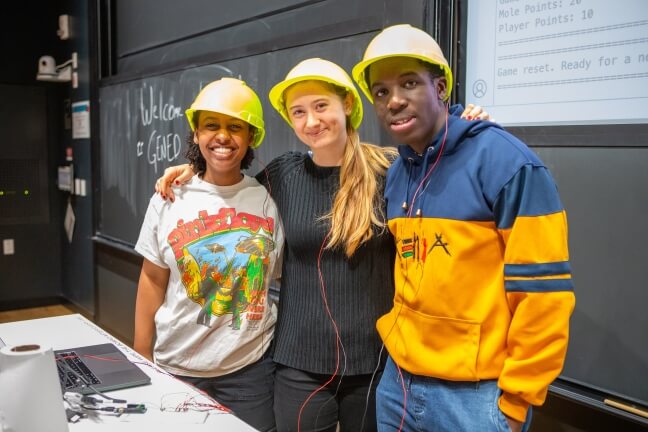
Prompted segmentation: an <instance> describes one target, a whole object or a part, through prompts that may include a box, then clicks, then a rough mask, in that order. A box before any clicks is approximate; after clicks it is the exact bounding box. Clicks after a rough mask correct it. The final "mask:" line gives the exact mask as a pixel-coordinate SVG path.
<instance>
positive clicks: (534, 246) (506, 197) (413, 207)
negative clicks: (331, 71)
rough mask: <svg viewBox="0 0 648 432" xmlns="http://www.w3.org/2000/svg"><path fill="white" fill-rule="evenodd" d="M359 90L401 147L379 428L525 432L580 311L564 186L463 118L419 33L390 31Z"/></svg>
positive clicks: (383, 324) (439, 62) (391, 197)
mask: <svg viewBox="0 0 648 432" xmlns="http://www.w3.org/2000/svg"><path fill="white" fill-rule="evenodd" d="M353 77H354V79H355V80H356V82H357V83H358V84H359V86H360V88H361V89H362V90H363V91H364V93H365V94H366V96H367V97H368V98H369V100H370V101H371V102H372V103H373V105H374V108H375V111H376V114H377V116H378V118H379V120H380V122H381V124H382V126H383V127H384V128H385V129H386V130H387V131H388V132H389V133H390V134H391V136H392V137H393V138H394V139H395V140H396V141H398V142H401V143H403V144H404V145H401V146H400V147H399V153H400V158H398V159H397V160H396V161H395V162H394V163H393V164H392V166H391V167H390V169H389V171H388V174H387V182H386V186H385V199H386V201H387V218H388V225H389V229H390V231H391V233H392V234H393V235H394V240H395V242H396V248H397V254H396V255H397V258H396V266H395V290H396V294H395V297H394V305H393V308H392V309H391V311H390V312H388V313H387V314H385V315H384V316H383V317H381V318H380V319H379V320H378V323H377V328H378V331H379V333H380V336H381V338H382V340H383V342H384V344H385V347H386V348H387V350H388V352H389V359H388V362H387V366H386V369H385V371H384V374H383V376H382V379H381V382H380V385H379V387H378V391H377V410H376V411H377V416H378V428H379V430H383V431H389V430H407V431H414V430H426V431H429V430H435V431H459V430H465V431H473V430H479V431H490V430H492V431H497V430H507V429H508V428H509V427H510V429H512V430H514V431H519V430H526V429H527V428H528V426H529V424H530V417H531V410H530V407H531V406H532V405H536V406H538V405H541V404H542V403H543V402H544V400H545V397H546V394H547V389H548V386H549V384H550V383H551V382H552V381H553V379H554V378H556V377H557V376H558V374H559V373H560V371H561V369H562V366H563V362H564V357H565V353H566V349H567V340H568V329H569V317H570V314H571V312H572V310H573V308H574V302H575V300H574V293H573V287H572V281H571V271H570V264H569V253H568V245H567V221H566V214H565V210H564V208H563V206H562V204H561V202H560V198H559V196H558V192H557V189H556V185H555V183H554V181H553V179H552V177H551V175H550V173H549V171H548V169H547V168H546V167H545V166H544V164H543V163H542V161H540V160H539V159H538V157H537V156H536V154H535V153H534V152H533V151H531V150H530V149H529V148H528V147H527V146H526V145H525V144H524V143H522V142H521V141H519V140H518V139H516V138H515V137H514V136H513V135H511V134H510V133H508V132H506V131H504V130H503V129H502V128H501V127H500V126H498V125H496V124H494V123H490V122H468V121H465V120H463V119H460V118H459V117H457V116H454V115H452V114H453V111H454V110H456V109H458V108H456V107H453V108H451V109H449V108H448V107H447V101H448V98H449V97H450V93H451V91H452V88H453V87H452V85H453V82H452V71H451V70H450V67H449V66H448V62H447V61H446V59H445V57H444V56H443V53H442V52H441V49H440V48H439V46H438V45H437V43H436V42H435V41H434V39H433V38H432V37H431V36H430V35H428V34H427V33H425V32H423V31H422V30H419V29H416V28H414V27H411V26H409V25H396V26H392V27H389V28H387V29H385V30H383V31H382V32H381V33H379V34H378V35H377V36H376V37H375V38H374V39H373V40H372V41H371V42H370V43H369V45H368V47H367V49H366V52H365V54H364V57H363V59H362V61H361V62H360V63H359V64H357V65H356V66H355V67H354V69H353ZM449 111H450V112H449ZM449 114H450V115H449Z"/></svg>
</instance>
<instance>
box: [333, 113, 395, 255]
mask: <svg viewBox="0 0 648 432" xmlns="http://www.w3.org/2000/svg"><path fill="white" fill-rule="evenodd" d="M346 131H347V142H346V146H345V148H344V156H343V159H342V166H341V168H340V188H339V189H338V192H337V194H336V195H335V199H334V200H333V206H332V208H331V211H330V212H329V213H328V214H326V215H324V217H323V218H324V219H329V220H330V221H331V234H330V236H329V241H328V243H327V244H326V247H327V248H328V249H332V248H336V247H342V248H344V252H345V253H346V255H347V257H351V256H352V255H353V254H354V253H355V252H356V250H357V249H358V248H359V247H360V246H361V245H362V244H363V243H365V242H367V241H369V240H370V239H371V238H372V237H373V236H374V227H378V228H379V229H380V230H384V229H385V211H384V199H383V195H382V192H381V191H380V190H379V189H380V188H379V181H380V180H379V177H383V176H385V173H386V172H387V168H389V165H390V164H391V161H392V160H394V158H395V157H396V150H395V149H394V148H392V147H379V146H376V145H373V144H368V143H361V142H360V136H359V134H358V131H356V130H355V129H354V128H353V127H352V126H351V124H350V122H349V119H348V118H347V126H346Z"/></svg>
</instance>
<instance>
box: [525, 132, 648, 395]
mask: <svg viewBox="0 0 648 432" xmlns="http://www.w3.org/2000/svg"><path fill="white" fill-rule="evenodd" d="M647 128H648V126H647ZM537 152H538V153H539V155H540V157H541V158H542V159H543V161H544V162H545V163H546V164H547V166H548V167H549V168H550V169H551V171H552V174H553V175H554V178H555V179H556V182H557V183H558V186H559V188H560V195H561V199H562V201H563V203H564V205H565V207H566V208H567V216H568V218H569V237H570V255H571V258H570V260H571V263H572V269H573V273H574V274H573V276H574V284H575V292H576V309H575V310H574V314H573V316H572V320H571V335H570V340H569V348H568V351H567V359H566V362H565V368H564V370H563V373H562V375H561V378H562V379H565V380H567V381H570V382H574V383H577V384H581V385H584V386H586V387H589V388H592V389H594V390H598V391H601V392H603V393H604V394H608V395H613V396H618V397H621V398H622V399H628V400H631V401H633V402H637V403H640V404H644V405H646V406H648V342H647V341H648V338H647V336H646V332H647V330H648V313H646V307H647V306H648V290H646V281H648V266H646V262H645V257H646V253H645V245H646V241H647V240H648V225H646V223H645V222H644V219H645V215H646V214H647V213H648V200H646V189H647V188H648V170H646V167H647V166H648V148H630V149H619V148H596V149H587V150H584V149H580V148H563V147H561V148H542V149H537Z"/></svg>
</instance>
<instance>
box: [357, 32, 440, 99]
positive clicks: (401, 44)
mask: <svg viewBox="0 0 648 432" xmlns="http://www.w3.org/2000/svg"><path fill="white" fill-rule="evenodd" d="M389 57H411V58H415V59H418V60H421V61H423V62H425V63H430V64H433V65H436V66H438V67H440V68H441V69H442V70H443V74H444V76H445V79H446V81H447V84H448V91H447V93H446V96H445V100H447V99H448V98H449V97H450V93H451V92H452V71H451V70H450V65H449V64H448V61H447V60H446V58H445V56H444V55H443V52H442V51H441V47H439V44H437V42H436V41H435V40H434V39H433V38H432V36H430V35H429V34H427V33H426V32H424V31H423V30H421V29H418V28H416V27H412V26H411V25H409V24H398V25H393V26H391V27H387V28H386V29H384V30H383V31H381V32H380V33H378V34H377V35H376V36H375V37H374V38H373V39H372V40H371V42H369V45H368V46H367V49H366V50H365V53H364V56H363V57H362V61H361V62H360V63H358V64H357V65H355V66H354V68H353V71H352V74H353V79H354V80H355V82H356V83H358V86H359V87H360V89H361V90H362V92H363V93H364V94H365V95H366V96H367V99H369V101H371V103H373V97H372V95H371V90H370V89H369V83H368V82H367V78H368V77H367V73H366V72H367V70H368V68H369V66H371V65H372V64H373V63H375V62H377V61H379V60H382V59H386V58H389Z"/></svg>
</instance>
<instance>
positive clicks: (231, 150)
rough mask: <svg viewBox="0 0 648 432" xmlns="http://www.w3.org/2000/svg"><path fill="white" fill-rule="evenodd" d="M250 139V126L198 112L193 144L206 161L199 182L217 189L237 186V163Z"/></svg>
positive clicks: (207, 112) (220, 116)
mask: <svg viewBox="0 0 648 432" xmlns="http://www.w3.org/2000/svg"><path fill="white" fill-rule="evenodd" d="M253 136H254V134H253V133H252V131H251V130H250V125H249V124H247V123H246V122H244V121H243V120H239V119H237V118H234V117H231V116H228V115H225V114H221V113H217V112H212V111H200V112H199V114H198V126H197V127H196V131H195V132H194V143H196V144H198V146H199V147H200V153H201V154H202V156H203V157H204V158H205V162H206V169H205V174H204V175H203V180H205V181H206V182H209V183H212V184H215V185H219V186H229V185H233V184H236V183H238V182H239V181H240V180H241V161H242V160H243V158H244V157H245V154H246V153H247V151H248V147H249V145H250V143H252V140H253Z"/></svg>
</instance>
